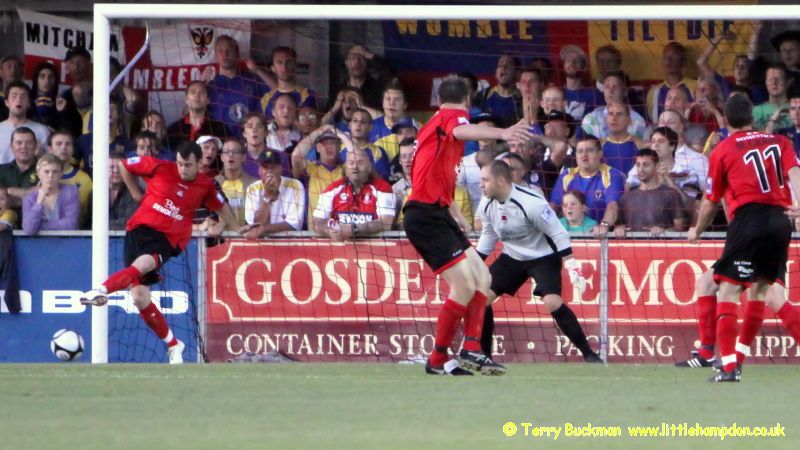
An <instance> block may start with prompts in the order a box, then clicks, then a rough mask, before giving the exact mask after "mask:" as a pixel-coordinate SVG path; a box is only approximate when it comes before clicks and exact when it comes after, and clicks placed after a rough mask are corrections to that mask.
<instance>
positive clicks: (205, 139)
mask: <svg viewBox="0 0 800 450" xmlns="http://www.w3.org/2000/svg"><path fill="white" fill-rule="evenodd" d="M210 141H212V142H215V143H216V144H217V148H218V149H221V148H222V140H221V139H220V138H218V137H216V136H200V137H199V138H197V140H196V141H194V142H195V143H196V144H197V145H203V144H205V143H206V142H210Z"/></svg>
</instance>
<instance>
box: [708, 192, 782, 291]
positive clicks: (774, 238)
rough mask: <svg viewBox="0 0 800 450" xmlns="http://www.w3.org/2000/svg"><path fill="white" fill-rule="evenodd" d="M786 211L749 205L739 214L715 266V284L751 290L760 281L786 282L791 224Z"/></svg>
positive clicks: (741, 208)
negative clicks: (722, 283)
mask: <svg viewBox="0 0 800 450" xmlns="http://www.w3.org/2000/svg"><path fill="white" fill-rule="evenodd" d="M784 212H785V209H784V208H782V207H780V206H775V205H765V204H761V203H750V204H747V205H744V206H742V207H740V208H739V209H737V210H736V215H735V216H734V218H733V220H732V221H731V223H730V225H729V226H728V233H727V236H726V238H725V248H724V250H723V251H722V256H721V257H720V258H719V260H717V262H716V263H714V266H713V269H714V281H716V282H717V283H719V282H721V281H727V282H729V283H733V284H738V285H740V286H745V287H747V286H749V285H750V283H752V282H754V281H756V280H757V279H758V278H764V279H766V280H767V281H768V282H770V283H772V282H775V281H776V280H778V281H781V282H783V280H784V279H785V278H786V261H787V260H788V258H789V243H790V241H791V240H792V222H791V220H789V218H788V217H787V216H786V214H785V213H784Z"/></svg>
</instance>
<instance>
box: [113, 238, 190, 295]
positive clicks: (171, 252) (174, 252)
mask: <svg viewBox="0 0 800 450" xmlns="http://www.w3.org/2000/svg"><path fill="white" fill-rule="evenodd" d="M180 254H181V249H180V248H177V247H173V246H172V245H170V243H169V241H168V240H167V237H166V236H164V233H162V232H160V231H156V230H154V229H152V228H150V227H147V226H144V225H140V226H138V227H136V228H134V229H132V230H130V231H128V232H127V233H125V267H127V266H130V265H131V264H133V262H134V261H135V260H136V258H138V257H140V256H142V255H151V256H152V257H153V258H154V259H155V260H156V264H157V266H156V269H155V270H153V271H152V272H148V273H146V274H144V275H143V276H142V278H141V280H139V283H140V284H143V285H145V286H150V285H152V284H156V283H159V282H161V280H162V278H161V275H159V273H158V269H160V268H161V266H163V265H164V264H165V263H166V262H167V261H168V260H169V259H170V258H172V257H173V256H178V255H180Z"/></svg>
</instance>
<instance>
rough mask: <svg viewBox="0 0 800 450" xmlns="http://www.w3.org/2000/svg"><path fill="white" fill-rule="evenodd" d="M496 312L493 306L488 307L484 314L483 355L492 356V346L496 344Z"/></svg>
mask: <svg viewBox="0 0 800 450" xmlns="http://www.w3.org/2000/svg"><path fill="white" fill-rule="evenodd" d="M493 334H494V311H492V307H491V306H487V307H486V312H485V313H484V314H483V331H481V350H482V351H483V353H484V354H485V355H486V356H488V357H491V356H492V344H494V337H492V335H493Z"/></svg>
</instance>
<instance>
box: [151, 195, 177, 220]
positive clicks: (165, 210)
mask: <svg viewBox="0 0 800 450" xmlns="http://www.w3.org/2000/svg"><path fill="white" fill-rule="evenodd" d="M153 209H155V210H156V211H158V212H160V213H161V214H164V215H165V216H167V217H171V218H173V219H175V220H177V221H178V222H180V221H182V220H183V215H182V214H181V209H180V208H178V207H177V206H175V203H173V202H172V200H167V201H166V205H165V206H164V205H161V204H159V203H153Z"/></svg>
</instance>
